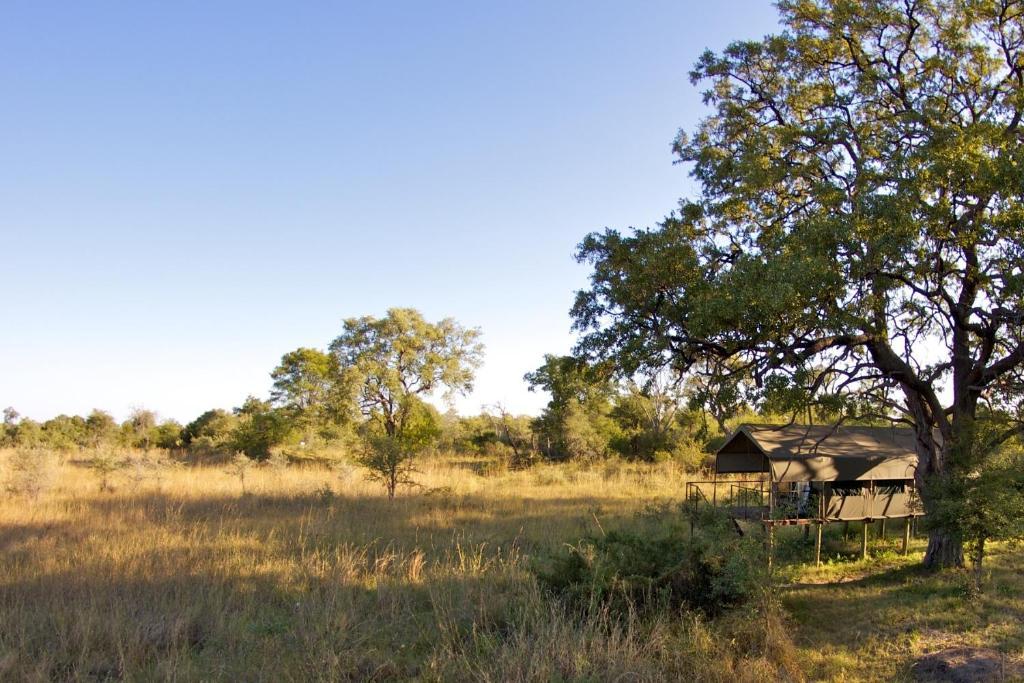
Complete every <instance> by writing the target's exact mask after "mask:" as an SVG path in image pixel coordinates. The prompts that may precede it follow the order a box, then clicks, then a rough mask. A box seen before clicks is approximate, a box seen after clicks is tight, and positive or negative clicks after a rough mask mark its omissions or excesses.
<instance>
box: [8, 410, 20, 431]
mask: <svg viewBox="0 0 1024 683" xmlns="http://www.w3.org/2000/svg"><path fill="white" fill-rule="evenodd" d="M19 419H21V413H19V412H18V411H17V410H15V409H14V408H13V407H11V406H7V407H6V408H4V424H5V425H7V426H8V427H13V426H14V425H16V424H18V420H19Z"/></svg>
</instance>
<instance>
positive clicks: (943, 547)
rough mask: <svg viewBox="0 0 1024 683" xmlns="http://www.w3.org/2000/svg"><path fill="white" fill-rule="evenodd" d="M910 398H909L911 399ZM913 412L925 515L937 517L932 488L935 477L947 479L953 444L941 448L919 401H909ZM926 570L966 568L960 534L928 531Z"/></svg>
mask: <svg viewBox="0 0 1024 683" xmlns="http://www.w3.org/2000/svg"><path fill="white" fill-rule="evenodd" d="M909 398H910V396H909V395H908V399H909ZM908 403H909V404H910V406H911V408H912V409H913V408H916V409H917V410H914V412H915V417H916V419H915V422H916V423H917V424H916V425H915V431H916V432H917V439H916V442H917V443H916V450H917V455H918V466H917V471H916V473H915V475H914V480H915V482H914V483H915V484H916V486H917V491H918V494H919V495H920V496H921V503H922V504H923V506H924V512H925V515H931V514H932V513H933V507H934V505H933V500H932V496H931V495H930V493H931V491H930V488H929V484H931V483H933V480H934V478H935V477H938V476H943V475H944V474H945V472H946V470H947V468H948V465H949V461H950V459H951V457H952V455H953V454H952V448H953V444H952V443H950V441H951V439H949V438H945V439H943V443H942V444H941V445H940V444H939V443H937V442H936V439H935V436H934V434H933V432H932V422H931V420H930V419H924V411H923V410H922V404H921V403H920V401H919V400H914V401H912V400H908ZM923 564H924V566H925V567H926V568H927V569H932V570H937V569H945V568H948V567H963V566H964V543H963V539H962V538H961V537H960V535H959V534H956V533H953V532H951V531H949V530H947V529H941V528H934V527H933V528H931V529H930V530H929V531H928V548H927V550H925V553H924V562H923Z"/></svg>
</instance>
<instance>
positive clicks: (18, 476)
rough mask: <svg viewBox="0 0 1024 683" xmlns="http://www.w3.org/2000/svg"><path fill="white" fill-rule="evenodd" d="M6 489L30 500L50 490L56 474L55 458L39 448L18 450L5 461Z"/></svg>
mask: <svg viewBox="0 0 1024 683" xmlns="http://www.w3.org/2000/svg"><path fill="white" fill-rule="evenodd" d="M5 469H6V473H5V474H6V475H7V476H6V477H5V479H6V481H5V484H6V489H7V492H8V493H11V494H14V495H19V496H20V495H23V496H26V497H28V498H31V499H32V500H36V499H38V498H39V496H40V494H42V493H43V492H44V491H46V490H47V489H49V488H50V486H51V485H52V484H53V481H54V479H55V478H56V474H57V458H56V456H54V454H53V453H51V452H49V451H46V450H43V449H39V448H18V449H16V450H15V451H14V452H13V453H12V454H11V456H10V457H9V458H8V460H7V466H6V468H5Z"/></svg>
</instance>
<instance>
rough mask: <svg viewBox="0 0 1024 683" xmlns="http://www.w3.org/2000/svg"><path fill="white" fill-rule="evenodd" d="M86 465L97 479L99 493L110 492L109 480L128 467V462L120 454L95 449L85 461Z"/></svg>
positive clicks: (111, 488) (109, 450)
mask: <svg viewBox="0 0 1024 683" xmlns="http://www.w3.org/2000/svg"><path fill="white" fill-rule="evenodd" d="M86 464H87V466H88V467H89V469H91V470H92V471H93V472H95V473H96V476H97V477H99V480H100V491H111V490H113V487H112V486H111V480H112V479H113V477H114V475H115V474H117V473H118V472H120V471H121V470H123V469H125V468H126V467H127V466H128V464H129V461H128V459H127V458H126V457H125V456H124V455H123V454H122V453H118V452H117V451H114V450H111V449H109V448H97V449H96V450H94V451H93V453H92V455H91V456H90V457H89V458H88V459H87V460H86Z"/></svg>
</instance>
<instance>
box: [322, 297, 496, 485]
mask: <svg viewBox="0 0 1024 683" xmlns="http://www.w3.org/2000/svg"><path fill="white" fill-rule="evenodd" d="M479 336H480V332H479V330H475V329H466V328H463V327H462V326H460V325H459V324H458V323H456V322H455V321H454V320H452V319H451V318H446V319H444V320H441V321H440V322H437V323H430V322H428V321H426V320H425V319H424V318H423V316H422V315H421V314H420V313H419V312H418V311H415V310H413V309H408V308H393V309H391V310H389V311H388V313H387V315H386V316H385V317H383V318H374V317H372V316H366V317H362V318H350V319H348V320H346V321H345V322H344V330H343V332H342V334H341V335H340V336H339V337H338V338H337V339H335V340H334V341H333V342H332V343H331V347H330V350H331V353H332V354H333V355H334V356H335V357H336V358H337V362H338V365H339V367H340V369H341V374H342V377H343V380H344V381H345V382H348V383H349V384H350V386H352V387H353V390H354V392H355V395H356V400H357V403H358V405H359V408H360V410H361V411H362V413H363V414H364V415H365V416H366V417H367V418H369V419H371V420H372V421H373V422H374V423H375V424H377V425H379V428H380V430H381V432H382V435H383V437H386V438H385V440H383V441H381V440H380V439H376V441H374V443H375V444H376V445H375V447H374V449H372V450H373V451H374V452H375V453H377V456H375V457H373V458H371V459H370V460H369V461H367V462H366V463H364V464H366V465H367V466H368V467H370V469H371V471H373V472H374V473H376V474H377V475H379V476H380V477H382V478H383V479H384V480H385V483H386V484H387V488H388V497H389V498H393V497H394V486H396V485H397V484H398V483H400V482H399V481H398V480H397V478H396V477H397V472H398V471H399V470H400V469H402V468H403V467H404V466H405V463H406V461H408V460H410V459H411V458H413V457H414V456H415V454H416V452H417V450H418V448H419V447H420V446H419V444H420V442H421V440H420V438H419V430H420V427H419V424H420V422H419V420H420V417H421V414H422V409H421V408H422V406H421V403H422V400H421V399H422V397H424V396H428V395H431V394H433V393H435V392H436V391H438V390H440V389H445V390H447V391H448V392H464V391H468V390H469V389H470V388H471V387H472V382H473V372H474V370H475V369H476V368H477V367H478V366H479V364H480V361H481V357H482V354H483V346H482V345H481V344H480V343H479V342H478V339H479ZM414 426H415V429H413V427H414ZM407 430H411V431H410V433H408V434H407V433H406V432H407Z"/></svg>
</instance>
